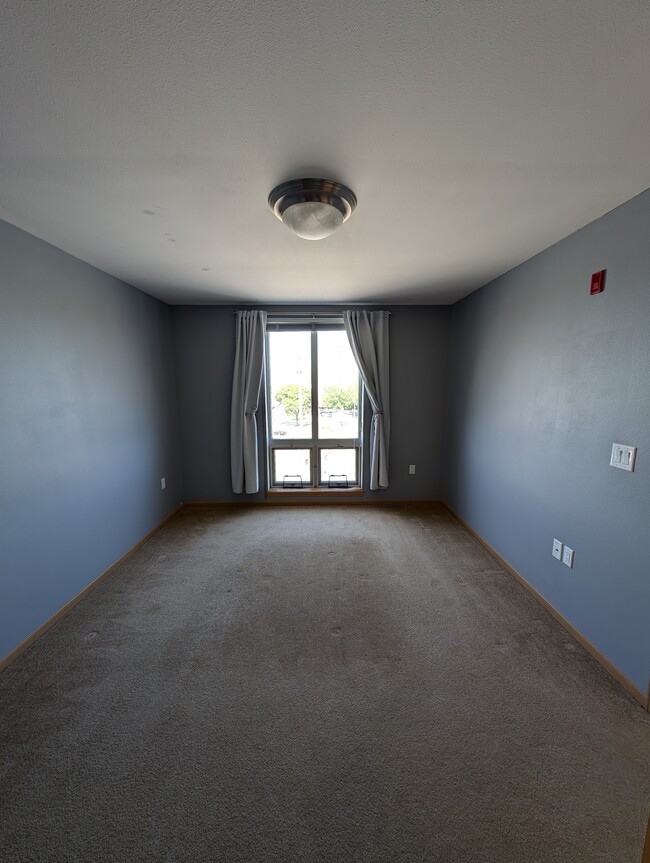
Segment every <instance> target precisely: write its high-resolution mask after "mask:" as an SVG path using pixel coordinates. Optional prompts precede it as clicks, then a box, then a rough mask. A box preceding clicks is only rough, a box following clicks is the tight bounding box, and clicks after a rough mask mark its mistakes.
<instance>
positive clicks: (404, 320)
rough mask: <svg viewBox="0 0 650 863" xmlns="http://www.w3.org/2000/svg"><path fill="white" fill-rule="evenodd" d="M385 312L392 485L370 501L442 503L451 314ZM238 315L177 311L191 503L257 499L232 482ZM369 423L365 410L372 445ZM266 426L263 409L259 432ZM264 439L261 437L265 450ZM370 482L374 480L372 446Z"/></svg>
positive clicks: (410, 309) (217, 309)
mask: <svg viewBox="0 0 650 863" xmlns="http://www.w3.org/2000/svg"><path fill="white" fill-rule="evenodd" d="M293 308H295V307H293ZM385 308H388V309H389V310H390V311H391V312H392V314H391V319H390V351H391V443H390V487H389V488H388V489H386V490H385V491H378V492H370V491H366V498H368V499H369V498H373V497H377V498H380V499H386V500H401V499H432V498H440V497H441V495H442V464H441V452H442V435H443V423H442V417H443V402H444V391H445V383H446V361H447V338H448V320H449V309H448V308H446V307H443V306H422V307H417V306H415V307H414V306H402V307H391V306H386V307H385ZM234 310H235V307H234V306H176V307H173V308H172V319H173V325H174V343H175V356H176V375H177V384H178V403H179V416H180V424H181V453H182V465H183V487H184V499H185V500H186V501H192V500H220V501H224V500H251V499H254V496H251V495H235V494H233V492H232V488H231V484H230V395H231V390H232V371H233V358H234V350H235V321H234V316H233V312H234ZM273 311H279V309H278V308H277V307H274V308H273ZM369 420H370V412H369V410H366V411H365V426H366V435H365V437H366V440H367V438H368V429H369ZM263 422H264V419H263V411H260V432H263ZM261 438H262V436H261V434H260V444H261V446H260V451H262V447H263V444H262V440H261ZM409 464H415V465H416V474H415V476H409V474H408V465H409ZM364 476H365V477H368V451H367V448H366V453H365V466H364ZM260 497H262V495H260Z"/></svg>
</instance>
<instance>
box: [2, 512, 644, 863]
mask: <svg viewBox="0 0 650 863" xmlns="http://www.w3.org/2000/svg"><path fill="white" fill-rule="evenodd" d="M0 697H1V699H2V702H1V703H2V707H1V711H2V712H1V717H0V718H1V720H2V756H1V773H0V782H1V805H2V812H1V819H0V830H1V831H2V839H1V843H0V858H1V859H2V860H3V861H27V860H29V861H57V863H58V861H129V863H131V861H149V860H151V861H185V860H187V861H211V863H212V861H228V863H229V861H242V863H243V861H246V863H257V861H278V863H280V861H283V863H288V861H291V863H294V861H295V863H298V861H300V863H309V861H323V863H325V861H327V863H332V861H343V863H346V861H350V863H363V861H400V863H401V861H418V863H422V861H468V863H482V861H486V863H487V861H491V863H492V861H494V863H511V861H512V863H515V861H517V863H519V861H521V863H523V861H525V863H538V861H539V863H552V861H558V863H560V861H561V863H573V861H585V863H586V861H589V863H597V861H602V863H639V861H640V859H641V853H642V848H643V837H644V830H645V825H646V822H647V816H648V809H649V807H650V716H648V714H646V713H645V712H644V711H643V710H642V709H641V707H640V706H639V705H638V704H637V703H636V702H634V701H633V700H632V699H631V698H630V697H628V696H627V695H626V694H625V692H624V691H623V690H622V689H620V688H619V686H618V685H617V684H615V683H614V682H612V681H611V680H610V678H609V677H608V676H607V675H606V674H605V672H603V671H602V670H601V668H600V667H599V666H598V665H596V664H595V662H594V661H593V660H592V659H591V657H589V656H588V655H587V654H586V653H585V652H584V651H583V650H582V648H580V647H579V646H578V645H577V644H576V643H575V642H574V641H573V640H572V639H571V638H570V637H569V636H568V635H567V634H565V633H564V631H563V630H562V629H560V627H559V626H558V625H557V624H556V623H555V622H554V621H553V620H552V619H551V618H550V617H549V616H548V615H547V614H546V612H544V611H543V609H541V608H540V607H539V606H538V605H537V604H536V603H535V602H534V600H532V599H531V598H530V597H529V596H528V594H527V593H526V592H525V591H524V590H523V589H522V588H521V587H520V586H519V585H518V584H517V583H516V582H515V581H514V579H512V577H511V576H509V575H508V574H506V573H504V572H503V571H502V570H501V569H500V568H499V567H498V565H497V564H496V563H495V562H494V560H492V558H491V557H489V556H488V555H487V554H486V553H485V552H484V551H483V550H482V549H481V548H480V547H479V546H478V545H477V544H476V543H475V542H474V541H473V540H472V539H471V538H470V537H469V535H468V534H467V533H466V532H465V531H464V530H463V529H462V528H461V527H460V526H459V525H458V524H457V523H456V522H455V521H454V520H453V519H452V518H451V516H450V515H449V514H447V513H446V511H444V510H443V509H442V508H440V507H436V506H432V505H412V506H409V507H369V506H347V507H338V506H337V507H329V506H328V507H304V508H298V507H291V508H288V507H266V508H262V507H258V508H221V509H215V510H185V511H184V512H183V513H182V514H181V516H180V517H179V518H178V519H176V520H175V521H174V522H172V523H171V524H170V525H168V526H167V527H166V528H165V529H164V530H163V531H162V532H160V533H159V534H158V535H157V536H156V537H154V539H153V540H151V541H150V542H149V543H148V544H147V545H146V546H145V547H144V548H143V549H142V550H141V551H140V552H139V553H138V554H137V555H135V556H134V557H133V558H131V560H130V561H129V562H128V563H127V564H126V565H124V566H123V567H122V568H121V569H120V570H119V571H117V572H116V573H115V574H114V575H113V576H111V577H110V578H109V579H108V580H107V581H106V582H104V584H103V585H101V586H100V587H99V588H98V589H97V590H95V591H94V592H93V593H92V594H91V595H90V596H89V597H88V598H87V599H86V600H84V601H83V602H82V603H81V604H80V605H79V606H77V607H76V608H75V609H74V610H73V611H72V612H71V613H70V614H69V615H67V617H65V618H64V619H63V620H62V621H61V622H60V623H59V624H58V625H57V626H56V627H54V628H53V629H52V630H50V632H49V633H48V634H46V635H45V636H44V637H43V638H42V639H41V640H40V641H38V642H37V643H36V644H35V645H34V646H33V647H32V648H31V649H30V650H29V651H28V652H26V653H25V654H23V656H22V657H20V658H19V659H18V660H17V661H16V662H15V663H14V664H13V665H12V666H10V667H9V668H8V669H7V670H6V671H5V672H4V673H3V674H2V675H0Z"/></svg>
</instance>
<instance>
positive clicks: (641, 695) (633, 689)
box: [443, 501, 650, 863]
mask: <svg viewBox="0 0 650 863" xmlns="http://www.w3.org/2000/svg"><path fill="white" fill-rule="evenodd" d="M443 504H444V506H445V507H446V508H447V509H448V510H449V512H450V513H451V515H452V516H453V517H454V518H455V519H456V521H457V522H458V523H459V524H461V525H462V526H463V527H464V528H465V530H466V531H467V532H468V533H469V534H470V536H472V537H473V538H474V539H475V540H476V541H477V542H478V543H479V545H481V546H483V548H484V549H485V550H486V551H487V553H488V554H489V555H491V556H492V557H493V558H494V559H495V560H496V561H497V563H499V564H501V566H502V567H503V568H504V569H505V570H506V572H509V573H510V575H512V576H513V577H514V578H516V579H517V581H518V582H519V583H520V584H521V585H522V586H523V587H525V588H526V590H527V591H528V592H529V593H530V594H531V595H532V596H533V597H534V598H535V599H536V600H537V601H538V602H539V604H540V605H542V606H543V607H544V608H545V609H546V611H548V613H549V614H550V615H552V616H553V617H554V618H555V619H556V620H557V622H558V623H559V624H560V625H561V626H563V627H564V629H566V631H567V632H568V633H569V634H570V635H572V636H573V637H574V638H575V640H576V641H577V642H578V643H579V644H581V645H582V646H583V647H584V649H585V650H586V651H587V652H588V653H590V654H591V655H592V656H593V657H594V659H595V660H596V661H597V662H599V663H600V664H601V665H602V666H603V668H604V669H605V671H607V672H608V673H609V674H610V675H611V676H612V677H613V678H614V679H615V680H616V681H617V682H618V683H620V684H621V686H623V687H624V688H625V689H626V690H627V691H628V692H629V693H630V695H632V696H633V697H634V698H635V699H636V700H637V701H638V702H639V703H640V704H641V705H642V706H643V707H644V708H645V709H646V710H650V691H649V692H648V693H645V692H643V690H641V689H639V687H638V686H637V685H636V684H635V683H633V682H632V681H631V680H630V678H629V677H627V676H626V675H625V674H623V672H622V671H621V670H620V669H618V668H617V667H616V666H615V665H614V663H613V662H611V661H610V660H609V659H608V658H607V657H606V656H605V654H604V653H601V652H600V650H598V648H597V647H595V645H593V644H592V643H591V642H590V641H589V639H588V638H586V637H585V636H584V635H583V634H582V633H581V632H580V630H578V629H576V628H575V626H573V624H572V623H569V621H568V620H567V619H566V617H564V615H563V614H561V613H560V612H559V611H558V610H557V608H555V606H553V605H551V603H550V602H549V601H548V600H547V599H545V598H544V597H543V596H542V594H541V593H539V591H537V590H536V589H535V588H534V587H533V586H532V584H530V583H529V582H528V581H526V579H525V578H524V577H523V575H521V573H519V572H517V570H516V569H515V568H514V567H512V566H510V564H509V563H508V561H507V560H505V558H503V557H501V555H500V554H499V552H498V551H495V550H494V549H493V548H492V546H491V545H490V544H489V543H488V542H486V541H485V540H484V539H483V537H482V536H481V535H480V534H479V533H477V532H476V531H475V530H474V528H472V527H470V525H469V524H467V522H466V521H464V519H462V518H461V517H460V516H459V515H458V513H456V512H454V510H453V509H452V508H451V507H450V506H449V504H448V503H446V502H445V501H443ZM644 863H645V861H644ZM649 863H650V861H649Z"/></svg>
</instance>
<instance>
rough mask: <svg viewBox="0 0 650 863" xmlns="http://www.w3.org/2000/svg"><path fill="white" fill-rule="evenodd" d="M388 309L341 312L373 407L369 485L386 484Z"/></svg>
mask: <svg viewBox="0 0 650 863" xmlns="http://www.w3.org/2000/svg"><path fill="white" fill-rule="evenodd" d="M389 317H390V312H366V311H361V312H343V324H344V326H345V332H346V333H347V335H348V341H349V342H350V347H351V348H352V353H353V354H354V358H355V360H356V362H357V366H358V367H359V374H360V375H361V380H362V381H363V385H364V387H365V390H366V392H367V394H368V400H369V401H370V406H371V408H372V423H371V426H370V488H371V489H378V488H388V444H389V439H390V392H389V350H388V320H389Z"/></svg>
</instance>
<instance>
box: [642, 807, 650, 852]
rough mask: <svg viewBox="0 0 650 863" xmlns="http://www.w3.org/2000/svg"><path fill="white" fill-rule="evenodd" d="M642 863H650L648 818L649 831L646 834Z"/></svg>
mask: <svg viewBox="0 0 650 863" xmlns="http://www.w3.org/2000/svg"><path fill="white" fill-rule="evenodd" d="M641 863H650V818H648V829H647V831H646V834H645V847H644V849H643V857H642V859H641Z"/></svg>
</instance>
